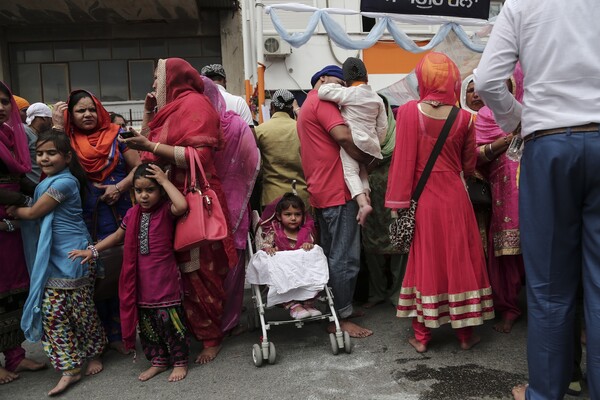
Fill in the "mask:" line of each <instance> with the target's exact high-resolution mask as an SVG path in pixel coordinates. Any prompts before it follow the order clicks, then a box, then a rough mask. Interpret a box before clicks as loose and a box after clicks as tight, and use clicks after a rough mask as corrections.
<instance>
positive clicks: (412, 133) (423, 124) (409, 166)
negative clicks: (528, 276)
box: [385, 53, 494, 352]
mask: <svg viewBox="0 0 600 400" xmlns="http://www.w3.org/2000/svg"><path fill="white" fill-rule="evenodd" d="M416 74H417V79H418V82H419V93H420V97H421V98H420V100H419V101H411V102H409V103H407V104H405V105H403V106H402V107H400V108H399V109H398V118H397V121H398V123H397V128H396V147H395V149H394V154H393V156H392V164H391V166H390V175H389V178H388V187H387V192H386V202H385V206H386V207H388V208H391V209H392V210H398V209H403V208H407V207H408V206H409V202H410V198H411V195H412V193H413V191H414V189H415V187H416V185H417V182H418V181H419V178H420V176H421V173H422V172H423V169H424V168H425V164H426V163H427V160H428V158H429V156H430V154H431V151H432V149H433V147H434V145H435V142H436V140H437V138H438V136H439V135H440V133H441V130H442V126H443V125H444V123H445V120H446V118H447V117H448V114H449V113H450V110H451V109H452V107H453V106H454V105H455V104H456V101H457V99H458V96H459V91H460V73H459V71H458V68H457V67H456V65H455V64H454V62H452V60H450V58H448V57H447V56H446V55H444V54H441V53H429V54H427V55H426V56H425V57H424V58H423V59H422V60H421V62H420V63H419V65H418V66H417V68H416ZM474 145H475V136H474V131H473V127H472V126H471V116H470V114H469V113H468V112H466V111H464V110H460V111H459V113H458V116H457V118H456V120H455V122H454V125H453V126H452V128H451V130H450V133H449V135H448V138H447V139H446V142H445V143H444V146H443V148H442V151H441V153H440V155H439V156H438V158H437V161H436V163H435V165H434V167H433V169H432V172H431V175H430V176H429V179H428V180H427V183H426V185H425V189H424V190H423V193H422V194H421V197H420V198H419V201H418V206H417V212H416V217H415V220H416V228H415V236H414V240H413V242H412V246H411V249H410V253H409V256H408V265H407V268H406V274H405V276H404V281H403V283H402V290H401V292H400V299H399V303H398V307H397V315H398V317H412V318H413V323H412V325H413V330H414V333H415V336H414V338H411V339H409V342H410V344H411V345H412V346H413V347H415V349H416V350H417V351H418V352H424V351H426V350H427V344H428V342H429V340H430V339H431V332H430V328H438V327H440V326H441V325H443V324H446V323H450V324H451V325H452V327H453V328H455V329H456V333H457V336H458V338H459V340H460V342H461V347H462V348H463V349H465V350H467V349H470V348H471V347H472V346H474V345H475V344H477V343H478V342H479V340H480V339H479V337H477V336H475V335H474V334H473V332H472V327H473V326H476V325H481V324H483V321H484V320H486V319H491V318H493V317H494V311H493V306H492V290H491V288H490V284H489V281H488V276H487V272H486V266H485V259H484V255H483V247H482V243H481V238H480V236H479V230H478V228H477V222H476V220H475V214H474V212H473V206H472V205H471V202H470V200H469V196H468V194H467V191H466V189H465V185H464V181H463V179H462V176H461V174H462V173H463V172H464V174H467V175H468V174H471V173H472V172H473V170H474V169H475V163H476V153H475V148H474Z"/></svg>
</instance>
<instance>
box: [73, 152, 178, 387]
mask: <svg viewBox="0 0 600 400" xmlns="http://www.w3.org/2000/svg"><path fill="white" fill-rule="evenodd" d="M133 189H134V192H135V200H136V203H137V204H136V205H135V206H134V207H132V208H130V209H129V211H127V214H126V215H125V218H123V222H122V223H121V226H120V227H119V228H118V229H117V231H116V232H114V233H112V234H111V235H109V236H107V237H106V238H105V239H103V240H101V241H100V242H98V243H97V244H96V246H88V249H87V250H73V251H71V252H69V257H70V258H71V259H74V258H77V257H83V260H82V263H85V262H87V261H89V260H91V259H95V258H97V257H98V252H100V251H103V250H106V249H109V248H111V247H113V246H115V245H117V244H119V243H121V242H122V241H123V239H125V243H124V248H123V269H122V270H121V276H120V279H119V298H120V303H121V325H122V331H123V344H124V345H125V347H126V348H127V349H135V337H136V326H137V325H138V323H139V328H140V339H141V342H142V347H143V349H144V354H145V355H146V358H148V360H150V361H151V362H152V366H151V367H150V368H148V369H147V370H146V371H144V372H142V373H141V374H140V376H139V380H141V381H147V380H148V379H150V378H152V377H154V376H155V375H157V374H159V373H161V372H164V371H166V369H167V368H168V367H169V366H173V372H171V374H170V375H169V379H168V380H169V382H174V381H179V380H182V379H183V378H185V376H186V375H187V364H188V354H189V338H188V333H187V330H186V328H185V324H184V314H183V310H182V308H181V303H182V290H181V279H180V275H179V269H178V268H177V261H176V260H175V253H174V251H173V235H174V224H175V218H176V217H178V216H180V215H183V214H184V213H185V212H186V211H187V209H188V206H187V202H186V200H185V197H184V196H183V194H181V192H180V191H179V190H178V189H177V188H176V187H175V186H174V185H173V184H172V183H171V182H170V181H169V179H168V178H167V174H166V173H165V172H163V171H162V169H161V168H160V167H159V166H157V165H155V164H150V163H144V164H141V165H140V166H139V167H137V169H136V171H135V174H134V177H133ZM165 194H166V196H168V198H169V200H170V201H166V200H165V199H164V197H165Z"/></svg>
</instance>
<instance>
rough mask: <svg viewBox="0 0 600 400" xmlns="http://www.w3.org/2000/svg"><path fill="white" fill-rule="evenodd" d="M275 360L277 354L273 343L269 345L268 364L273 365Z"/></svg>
mask: <svg viewBox="0 0 600 400" xmlns="http://www.w3.org/2000/svg"><path fill="white" fill-rule="evenodd" d="M276 359H277V353H276V352H275V345H274V344H273V342H270V343H269V364H275V360H276Z"/></svg>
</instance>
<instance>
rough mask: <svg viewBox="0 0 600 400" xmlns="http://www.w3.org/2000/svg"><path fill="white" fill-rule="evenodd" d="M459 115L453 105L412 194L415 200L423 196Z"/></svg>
mask: <svg viewBox="0 0 600 400" xmlns="http://www.w3.org/2000/svg"><path fill="white" fill-rule="evenodd" d="M457 115H458V107H452V110H451V111H450V114H449V115H448V118H446V123H445V124H444V127H443V128H442V132H441V133H440V136H439V137H438V139H437V141H436V142H435V146H433V150H432V151H431V155H430V156H429V159H428V160H427V165H425V169H424V170H423V174H422V175H421V178H420V179H419V183H417V187H416V188H415V192H414V193H413V195H412V199H413V200H414V201H418V200H419V197H421V192H422V191H423V189H424V188H425V184H426V183H427V179H429V174H430V173H431V170H432V169H433V165H434V164H435V161H436V160H437V158H438V156H439V155H440V152H441V151H442V147H443V146H444V142H445V141H446V138H447V137H448V134H449V133H450V128H452V125H453V124H454V120H455V119H456V116H457Z"/></svg>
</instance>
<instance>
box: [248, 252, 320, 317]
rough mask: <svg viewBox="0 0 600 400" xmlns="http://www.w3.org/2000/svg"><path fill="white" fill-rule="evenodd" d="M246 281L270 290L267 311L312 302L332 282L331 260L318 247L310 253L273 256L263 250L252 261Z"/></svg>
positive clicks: (283, 253)
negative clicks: (329, 262) (309, 300)
mask: <svg viewBox="0 0 600 400" xmlns="http://www.w3.org/2000/svg"><path fill="white" fill-rule="evenodd" d="M246 280H247V281H248V283H250V284H254V285H268V286H269V293H268V294H267V307H271V306H274V305H276V304H281V303H286V302H288V301H292V300H298V301H302V300H308V299H312V298H314V297H315V296H316V295H317V294H318V293H319V292H320V291H321V290H323V289H324V287H325V285H326V284H327V281H329V268H328V266H327V257H325V254H324V253H323V249H322V248H321V247H319V246H316V245H315V247H314V248H313V249H312V250H310V251H306V250H302V249H299V250H291V251H278V252H277V253H275V254H274V255H272V256H270V255H268V254H267V253H266V252H264V251H262V250H260V251H258V252H257V253H256V254H254V255H253V256H252V257H251V258H250V262H249V263H248V268H247V270H246Z"/></svg>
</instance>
